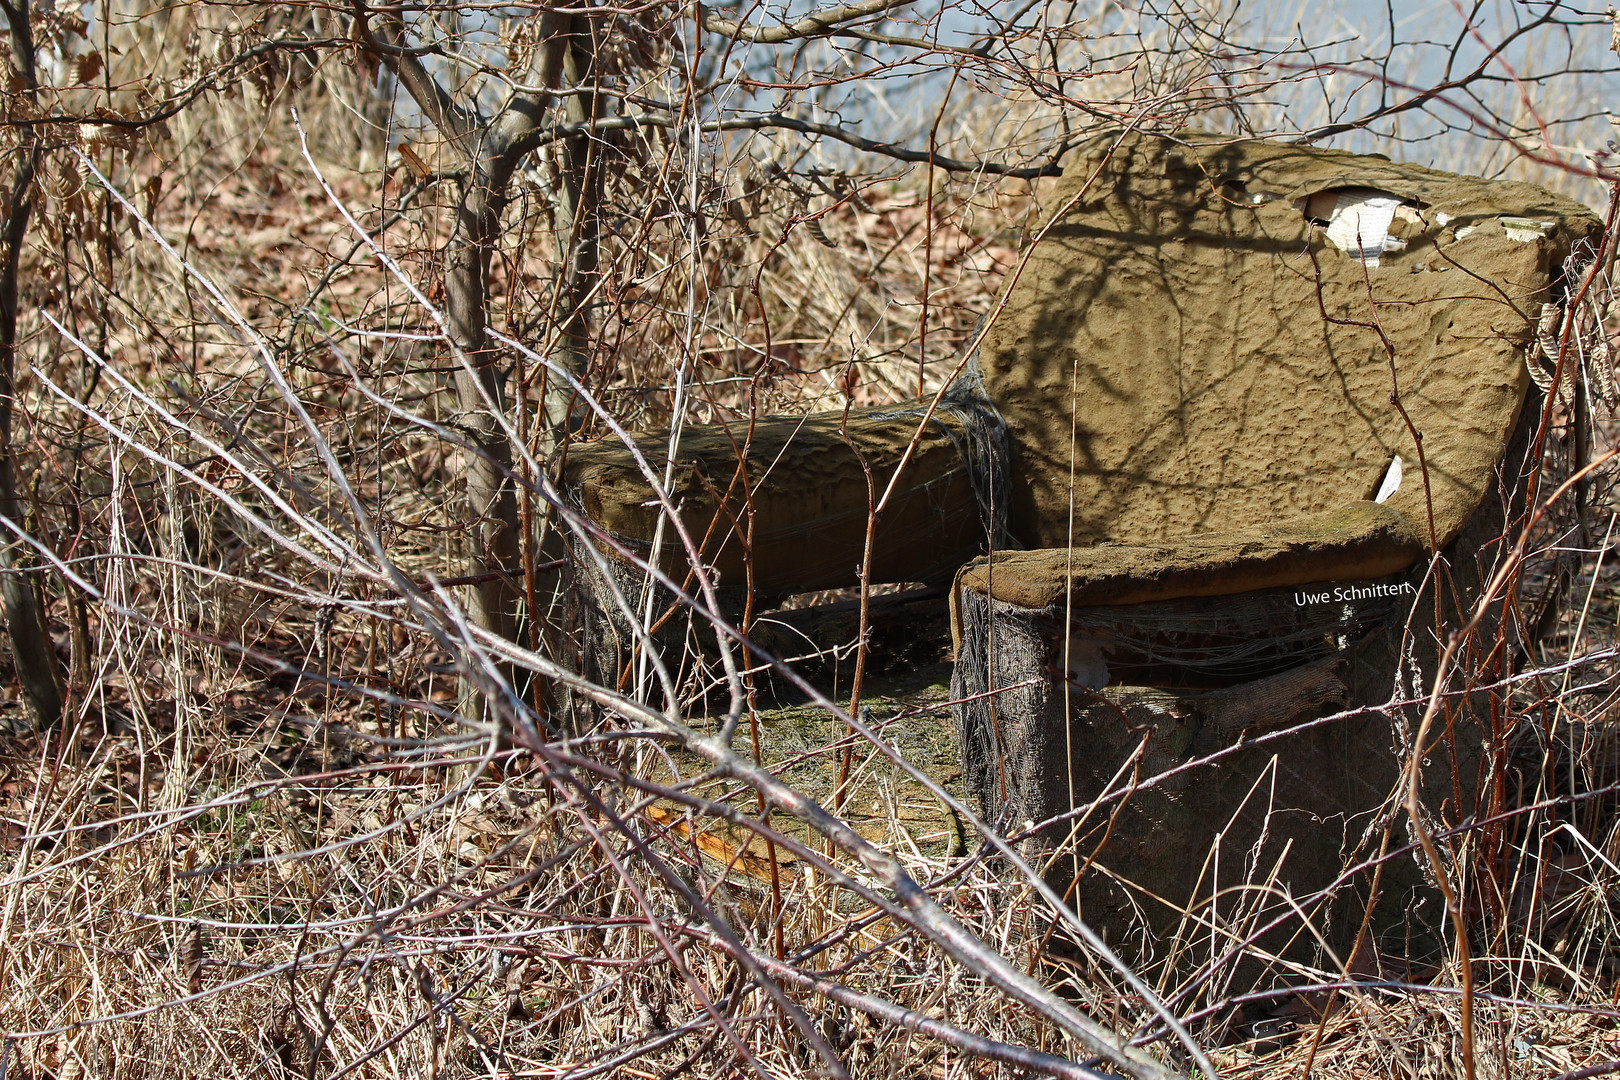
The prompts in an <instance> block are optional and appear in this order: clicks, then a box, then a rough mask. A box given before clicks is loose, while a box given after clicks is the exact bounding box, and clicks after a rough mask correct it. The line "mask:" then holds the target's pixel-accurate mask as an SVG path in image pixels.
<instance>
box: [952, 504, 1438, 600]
mask: <svg viewBox="0 0 1620 1080" xmlns="http://www.w3.org/2000/svg"><path fill="white" fill-rule="evenodd" d="M1423 551H1424V545H1423V543H1422V542H1421V541H1420V540H1419V539H1418V533H1417V530H1416V529H1415V528H1414V527H1413V526H1412V524H1411V522H1409V521H1408V520H1407V519H1406V518H1405V517H1404V516H1402V515H1401V514H1399V513H1397V512H1396V511H1394V510H1391V509H1389V508H1388V507H1386V506H1381V505H1379V504H1377V503H1372V502H1354V503H1350V504H1349V505H1348V506H1344V507H1341V508H1339V509H1337V510H1330V511H1327V512H1326V513H1323V514H1318V515H1315V516H1311V517H1305V518H1298V519H1296V520H1294V521H1289V522H1284V523H1282V524H1276V525H1262V526H1256V527H1253V528H1247V529H1233V530H1230V531H1227V532H1205V533H1196V534H1194V535H1192V536H1187V537H1178V538H1177V539H1175V540H1173V541H1166V542H1164V543H1161V544H1099V545H1097V546H1095V547H1089V548H1046V549H1043V550H1040V551H1002V552H997V553H996V554H994V555H992V556H990V557H988V558H981V559H978V560H976V561H974V562H972V563H969V564H968V565H967V566H965V567H963V568H962V571H961V573H960V574H959V575H958V576H957V588H958V590H960V589H963V588H968V589H973V590H974V591H976V592H979V593H982V594H984V595H987V596H989V597H990V598H992V599H994V600H1000V601H1002V602H1004V603H1010V604H1016V605H1017V606H1019V607H1023V608H1044V607H1050V606H1051V605H1053V604H1058V603H1062V602H1064V600H1065V599H1067V600H1068V602H1070V603H1072V604H1074V605H1076V606H1095V605H1100V604H1141V603H1147V602H1150V601H1154V600H1176V599H1182V598H1185V597H1196V596H1227V595H1230V594H1232V593H1240V592H1251V591H1253V590H1255V589H1274V588H1283V587H1287V586H1291V585H1308V584H1311V583H1313V582H1321V581H1350V580H1357V579H1363V578H1376V577H1384V576H1386V575H1389V574H1394V573H1399V572H1400V571H1402V570H1405V569H1406V568H1407V567H1409V566H1411V565H1412V563H1413V562H1415V561H1416V560H1417V559H1418V557H1419V556H1420V555H1422V554H1423Z"/></svg>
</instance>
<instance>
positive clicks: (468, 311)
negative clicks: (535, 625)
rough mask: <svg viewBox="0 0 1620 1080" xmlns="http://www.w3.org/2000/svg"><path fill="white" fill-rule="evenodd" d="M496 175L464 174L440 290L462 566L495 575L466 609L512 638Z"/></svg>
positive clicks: (512, 536)
mask: <svg viewBox="0 0 1620 1080" xmlns="http://www.w3.org/2000/svg"><path fill="white" fill-rule="evenodd" d="M503 180H504V178H503V177H499V176H493V177H492V176H489V175H488V174H487V173H486V174H483V175H477V174H475V176H474V177H473V178H471V179H469V181H468V184H467V190H466V191H465V192H464V194H463V196H462V199H461V205H460V207H459V210H458V215H457V223H456V235H455V236H454V237H453V238H452V240H451V242H450V247H449V250H448V251H447V253H446V258H445V271H444V286H445V287H444V293H445V305H446V315H447V317H448V320H449V324H450V326H449V329H450V337H451V340H452V341H453V342H454V343H455V345H456V347H457V348H458V349H460V350H461V351H462V352H463V353H464V354H465V355H466V357H467V360H468V362H469V364H470V365H471V367H472V370H471V371H469V370H467V368H465V367H458V368H457V371H456V400H457V402H458V404H459V405H460V408H461V418H460V419H461V429H462V431H463V433H464V434H465V436H466V438H467V442H468V450H467V451H466V453H464V454H463V475H464V477H465V480H466V485H467V489H466V494H467V509H468V522H467V524H468V537H469V540H470V542H471V547H472V551H471V552H470V555H471V568H470V571H469V573H470V574H471V575H475V576H476V575H495V576H493V577H490V578H489V579H488V580H486V581H484V582H483V583H481V584H479V585H478V586H476V587H475V591H474V595H473V605H472V611H471V612H470V613H469V614H471V615H472V617H473V619H474V621H475V622H476V624H477V625H479V626H481V627H483V628H485V629H487V630H489V631H490V632H492V633H495V634H499V635H501V636H502V637H504V638H507V639H514V634H515V630H516V626H517V604H518V590H517V588H516V586H515V584H514V582H513V578H512V576H511V575H512V574H513V573H514V572H515V568H516V566H517V563H518V558H519V540H520V526H519V522H518V513H517V498H516V493H515V491H514V488H513V484H512V479H511V476H512V446H511V443H510V442H509V441H508V439H507V437H506V433H505V431H504V430H502V428H501V425H500V423H499V421H498V419H497V415H496V414H497V412H499V413H502V414H504V413H505V410H506V387H505V380H504V378H503V375H502V371H501V369H500V366H499V362H498V361H499V354H498V353H497V352H496V351H495V350H493V349H491V348H490V345H489V339H488V335H487V332H486V331H487V320H488V310H489V291H488V290H489V261H490V255H491V251H492V245H493V242H494V232H495V227H496V224H497V222H498V220H499V217H500V203H501V189H500V188H497V187H496V186H495V184H496V182H497V181H503ZM501 187H502V188H504V183H502V184H501ZM492 404H493V407H494V408H493V410H492V408H491V405H492Z"/></svg>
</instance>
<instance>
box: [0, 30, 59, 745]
mask: <svg viewBox="0 0 1620 1080" xmlns="http://www.w3.org/2000/svg"><path fill="white" fill-rule="evenodd" d="M0 7H3V10H4V11H5V14H6V20H7V22H8V23H9V24H10V27H11V52H12V61H13V63H15V64H16V65H17V70H18V73H19V74H20V75H21V76H22V80H23V85H24V87H25V89H26V90H27V91H28V93H29V96H30V97H32V96H33V92H34V90H35V87H36V85H37V81H36V78H35V75H34V36H33V31H32V29H31V28H30V26H29V23H28V0H21V2H20V3H18V4H16V5H15V6H13V5H11V4H3V5H0ZM18 152H19V154H20V155H21V160H20V161H19V162H18V164H17V169H16V172H15V173H13V181H12V185H11V217H10V218H9V219H8V220H7V221H6V224H5V253H4V258H5V263H4V266H3V267H0V514H4V515H5V516H6V517H7V518H8V519H10V520H11V521H12V522H13V523H14V524H16V525H18V526H19V527H20V526H21V525H22V523H23V522H24V521H25V520H26V516H25V512H24V507H23V502H22V500H21V499H19V498H18V497H17V466H16V459H15V457H14V455H13V454H12V449H11V427H12V415H13V410H14V409H15V408H16V404H17V392H16V364H17V271H18V264H19V262H20V260H21V259H22V245H23V239H24V238H25V237H26V236H27V235H28V218H29V214H30V211H31V207H30V205H29V202H28V195H29V189H30V188H32V187H33V185H34V173H35V171H36V169H37V168H38V167H39V153H40V152H39V144H38V143H37V142H33V141H30V142H29V144H28V145H27V146H26V147H25V148H23V149H21V150H19V151H18ZM4 540H5V541H6V542H5V543H3V544H0V599H3V600H4V602H5V609H6V629H7V631H8V632H9V633H10V635H11V654H12V659H13V660H14V661H15V662H16V665H17V678H18V680H19V681H20V682H21V683H22V690H23V700H24V701H25V703H26V704H27V707H28V711H29V714H30V715H31V717H32V718H33V721H34V723H36V724H38V725H40V726H45V725H48V724H54V723H56V722H57V721H58V720H60V719H61V717H62V693H61V690H60V689H59V688H58V687H57V685H56V653H55V649H54V648H52V647H51V643H50V637H49V635H47V634H46V633H45V629H44V627H43V625H42V623H41V620H40V612H39V606H38V605H37V604H36V603H35V602H34V589H33V585H32V583H31V582H30V581H29V580H28V576H27V575H26V574H23V573H20V572H19V571H20V570H21V569H22V567H23V566H24V565H25V560H23V559H19V558H18V554H19V552H20V551H22V550H25V549H23V548H22V546H21V544H22V542H21V541H20V540H13V539H12V538H11V537H9V536H8V537H4Z"/></svg>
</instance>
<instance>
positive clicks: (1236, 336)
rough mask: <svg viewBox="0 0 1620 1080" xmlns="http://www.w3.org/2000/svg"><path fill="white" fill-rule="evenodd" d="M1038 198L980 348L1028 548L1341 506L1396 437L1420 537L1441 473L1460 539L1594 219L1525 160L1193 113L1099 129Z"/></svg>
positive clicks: (1451, 523) (1405, 497)
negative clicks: (1355, 139)
mask: <svg viewBox="0 0 1620 1080" xmlns="http://www.w3.org/2000/svg"><path fill="white" fill-rule="evenodd" d="M1045 201H1046V203H1047V205H1048V206H1049V207H1051V208H1052V210H1051V211H1049V214H1055V215H1056V217H1057V220H1056V221H1055V223H1053V224H1052V225H1051V227H1050V228H1049V229H1048V230H1047V232H1046V233H1045V236H1044V238H1042V239H1041V240H1040V241H1039V243H1038V244H1037V246H1036V247H1035V249H1034V251H1033V253H1032V255H1031V257H1030V258H1029V260H1028V263H1027V265H1025V266H1024V268H1023V270H1022V273H1021V274H1020V275H1019V276H1018V277H1017V278H1016V280H1014V281H1012V282H1010V284H1009V286H1004V288H1010V290H1011V291H1010V295H1008V296H1007V298H1006V304H1005V308H1004V310H1003V311H1002V312H1001V313H1000V315H999V317H998V318H997V319H996V321H995V322H994V323H993V324H992V326H991V328H990V330H989V331H988V333H987V335H986V337H985V340H984V342H983V343H982V345H981V347H980V351H979V356H978V361H979V364H980V366H981V368H982V369H983V372H984V377H985V383H986V386H987V388H988V390H989V393H990V396H991V397H992V398H993V399H994V401H995V404H996V405H997V407H998V408H999V409H1000V411H1001V413H1002V415H1003V417H1004V418H1005V419H1006V422H1007V427H1008V431H1009V433H1010V435H1011V437H1012V445H1013V460H1012V462H1011V468H1010V473H1011V477H1012V480H1011V493H1010V495H1011V497H1010V515H1011V518H1010V525H1011V530H1012V532H1013V534H1014V536H1016V537H1017V538H1018V539H1019V540H1020V541H1022V542H1023V543H1024V544H1026V545H1028V546H1031V547H1058V546H1067V545H1068V544H1069V543H1070V542H1071V541H1072V542H1073V543H1074V544H1077V545H1090V544H1094V543H1097V542H1099V541H1104V540H1108V541H1115V542H1123V543H1153V542H1158V541H1163V540H1165V539H1168V538H1172V537H1175V536H1178V535H1186V534H1189V533H1196V532H1201V531H1206V530H1224V529H1230V528H1234V527H1247V526H1252V525H1254V524H1256V523H1266V522H1270V521H1279V522H1280V521H1286V520H1289V519H1292V518H1296V517H1299V516H1302V515H1305V514H1311V513H1317V512H1321V511H1324V510H1330V509H1333V508H1335V507H1338V506H1342V505H1344V504H1346V503H1347V502H1350V501H1354V500H1360V499H1370V498H1372V497H1373V496H1374V495H1375V493H1376V492H1377V491H1378V489H1379V488H1380V486H1381V484H1382V483H1383V481H1384V479H1385V477H1386V475H1387V474H1388V472H1389V470H1390V467H1391V462H1392V460H1393V459H1394V458H1395V457H1396V456H1397V455H1398V456H1399V457H1401V459H1402V466H1403V472H1404V480H1403V482H1402V484H1401V486H1400V488H1399V489H1398V490H1397V491H1396V492H1395V493H1394V494H1393V495H1391V496H1390V497H1389V499H1388V503H1387V505H1388V506H1390V507H1391V508H1392V509H1397V510H1399V511H1400V512H1401V513H1403V514H1404V515H1406V516H1407V517H1408V518H1409V519H1410V520H1411V522H1412V523H1413V525H1414V526H1415V527H1416V531H1417V532H1418V533H1419V534H1420V535H1422V536H1424V537H1425V538H1427V537H1428V535H1429V506H1430V498H1432V506H1433V531H1434V534H1435V538H1436V540H1437V541H1438V543H1439V544H1441V545H1444V544H1445V543H1447V542H1448V541H1449V540H1450V539H1451V537H1452V536H1454V535H1455V534H1456V532H1457V530H1459V529H1460V528H1461V527H1462V525H1463V523H1464V522H1465V521H1466V520H1467V518H1468V517H1469V516H1470V515H1471V514H1472V513H1473V511H1474V509H1475V508H1476V507H1477V506H1478V505H1479V503H1480V499H1481V497H1482V493H1483V492H1484V490H1485V488H1486V485H1487V483H1488V481H1489V480H1490V477H1491V473H1492V470H1493V469H1494V468H1495V467H1496V465H1497V463H1498V461H1499V460H1500V459H1501V456H1502V454H1503V452H1504V450H1505V447H1506V444H1507V440H1508V437H1509V434H1510V432H1511V430H1512V428H1513V426H1514V423H1515V420H1516V418H1517V415H1518V411H1519V408H1520V405H1521V403H1522V402H1523V400H1524V396H1525V391H1526V387H1527V385H1528V377H1527V373H1526V367H1525V363H1526V351H1527V350H1528V349H1530V348H1531V347H1532V346H1533V344H1534V341H1535V337H1536V327H1537V322H1538V320H1539V319H1540V317H1541V315H1542V305H1543V304H1544V303H1547V302H1550V301H1554V300H1556V299H1558V295H1557V294H1558V293H1559V291H1560V287H1561V286H1560V275H1561V273H1562V271H1563V266H1564V261H1565V259H1566V257H1567V256H1568V255H1569V254H1570V252H1571V251H1572V250H1573V249H1575V247H1576V245H1577V242H1578V241H1580V240H1582V239H1583V238H1586V237H1589V236H1593V235H1595V233H1596V232H1597V231H1598V230H1600V229H1601V225H1600V223H1599V222H1598V220H1597V218H1596V217H1595V216H1594V215H1593V214H1592V213H1591V212H1590V211H1589V210H1588V209H1587V208H1585V207H1584V206H1581V205H1580V204H1578V203H1575V202H1574V201H1572V200H1569V199H1566V198H1563V197H1560V196H1556V195H1553V194H1551V193H1549V192H1547V191H1545V190H1543V189H1541V188H1538V187H1535V186H1532V185H1529V184H1522V183H1508V182H1489V181H1485V180H1480V179H1474V178H1468V177H1460V176H1453V175H1450V174H1446V173H1441V172H1436V171H1434V170H1430V169H1425V168H1420V167H1416V166H1410V165H1396V164H1392V163H1391V162H1389V161H1387V160H1385V159H1383V158H1377V157H1365V156H1355V155H1351V154H1347V153H1342V152H1338V151H1327V150H1317V149H1310V148H1305V147H1300V146H1292V145H1282V144H1276V143H1260V142H1237V141H1234V140H1232V139H1230V138H1226V137H1217V136H1209V135H1198V134H1192V133H1181V134H1178V135H1176V136H1173V137H1170V136H1157V135H1139V134H1138V135H1130V136H1120V135H1118V134H1113V135H1106V136H1103V137H1100V138H1097V139H1095V140H1092V141H1091V142H1090V143H1088V144H1087V145H1085V146H1084V147H1082V148H1081V149H1080V150H1078V151H1076V153H1075V154H1074V155H1073V156H1072V157H1071V158H1069V159H1068V160H1066V162H1065V166H1064V176H1063V178H1062V179H1061V180H1060V181H1058V182H1057V183H1056V184H1055V185H1054V187H1053V188H1052V190H1050V192H1048V193H1047V194H1046V195H1045ZM1386 342H1387V344H1386ZM1391 351H1392V352H1393V369H1394V374H1395V376H1397V377H1398V382H1399V389H1400V394H1401V401H1402V403H1403V404H1404V405H1405V408H1406V411H1407V413H1408V414H1409V415H1410V418H1411V422H1412V424H1413V425H1414V426H1415V428H1416V429H1417V430H1418V431H1420V432H1421V433H1422V436H1423V449H1424V456H1425V458H1426V463H1427V472H1428V481H1429V483H1428V495H1427V496H1426V493H1425V485H1424V483H1423V477H1422V474H1421V470H1420V468H1419V462H1418V458H1417V455H1416V453H1415V452H1414V440H1413V437H1412V435H1411V433H1410V431H1409V430H1408V427H1407V424H1406V422H1405V420H1403V418H1402V417H1401V414H1400V411H1399V410H1398V409H1397V408H1396V407H1395V405H1394V404H1392V403H1391V390H1392V388H1393V384H1392V378H1391Z"/></svg>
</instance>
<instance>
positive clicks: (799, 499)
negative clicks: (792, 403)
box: [563, 406, 988, 599]
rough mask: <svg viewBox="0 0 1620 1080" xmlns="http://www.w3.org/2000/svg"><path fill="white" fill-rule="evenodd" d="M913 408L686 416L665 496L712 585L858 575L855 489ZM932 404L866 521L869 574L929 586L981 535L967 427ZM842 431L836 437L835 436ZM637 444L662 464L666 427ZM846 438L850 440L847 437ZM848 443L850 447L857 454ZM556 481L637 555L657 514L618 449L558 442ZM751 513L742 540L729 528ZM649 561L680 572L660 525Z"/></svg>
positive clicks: (817, 583)
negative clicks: (561, 452)
mask: <svg viewBox="0 0 1620 1080" xmlns="http://www.w3.org/2000/svg"><path fill="white" fill-rule="evenodd" d="M924 411H925V410H924V408H923V407H920V406H910V407H907V406H900V407H895V406H890V407H887V408H880V409H853V410H851V411H850V412H849V415H848V418H847V421H846V418H845V416H844V414H843V413H842V412H826V413H816V414H812V415H810V416H803V417H772V418H769V419H764V420H760V421H758V422H757V423H756V424H755V425H754V428H753V432H752V441H751V442H747V451H746V453H744V452H743V447H744V444H745V441H747V440H748V439H749V428H748V425H747V424H746V423H743V422H738V423H735V424H731V425H727V426H722V425H702V426H692V427H688V428H687V429H685V431H684V432H683V433H682V437H681V441H680V446H679V449H678V451H677V453H676V460H675V464H676V468H675V482H674V485H673V489H672V490H671V492H670V496H671V500H672V501H673V502H674V503H675V505H676V506H677V507H678V508H679V511H680V515H681V519H682V521H683V523H684V524H685V526H686V529H687V530H688V532H689V534H690V535H691V537H692V538H693V540H694V542H696V543H698V544H700V545H701V546H702V551H703V559H704V561H705V563H707V564H708V565H709V566H711V567H713V568H714V570H715V571H716V572H717V574H718V577H719V580H720V583H721V584H722V585H723V586H727V587H733V588H735V587H740V586H744V585H746V584H747V582H748V563H749V562H751V563H752V571H753V585H754V589H755V591H756V593H757V595H758V596H760V597H762V598H766V599H769V598H772V597H780V596H788V595H793V594H796V593H805V592H812V591H816V590H820V589H833V588H842V587H847V586H853V585H856V584H859V580H860V579H859V570H860V564H861V560H862V557H863V555H864V548H865V542H866V528H867V521H868V509H869V505H870V502H869V498H870V496H871V494H872V493H871V490H870V489H869V487H868V478H867V472H866V468H863V459H864V462H865V466H866V467H869V468H870V469H871V482H872V484H873V485H875V491H876V497H878V498H881V497H882V494H883V490H884V488H885V486H886V485H887V484H888V482H889V479H890V477H891V475H892V474H893V472H894V469H895V467H896V465H898V464H899V462H900V460H901V457H902V455H903V454H904V452H905V449H906V446H907V445H908V444H909V443H910V442H911V440H912V439H913V437H916V436H917V429H918V425H919V423H920V422H921V420H922V417H923V414H924ZM961 427H962V422H961V420H960V418H959V417H958V415H957V414H955V413H953V412H951V411H949V410H945V409H941V410H939V411H937V412H936V413H935V414H934V417H933V418H932V419H931V420H930V421H929V423H928V425H927V426H926V427H925V428H924V429H923V432H922V435H921V437H920V438H918V443H917V447H916V451H915V453H914V454H913V455H912V458H911V460H910V462H909V463H908V464H907V466H906V470H905V472H904V473H903V474H902V475H901V480H900V483H899V486H898V487H897V489H896V491H895V493H894V495H893V496H892V497H891V499H890V501H889V504H888V506H887V507H886V508H885V511H884V513H883V515H882V517H881V518H880V519H879V521H878V525H877V530H876V532H875V534H874V547H873V553H872V567H871V574H870V580H871V582H872V583H873V584H878V583H883V582H913V581H920V582H924V583H927V584H942V583H944V582H947V581H949V580H950V579H951V575H952V574H954V573H955V572H956V570H957V568H958V567H960V566H961V565H962V563H964V562H966V561H967V560H969V559H971V558H973V557H974V556H975V555H977V554H979V553H981V552H982V551H984V549H985V547H986V541H987V538H988V533H987V526H986V523H985V521H984V517H983V515H982V514H981V506H980V500H979V496H978V494H977V493H976V492H975V487H974V476H973V472H972V463H971V461H970V460H969V457H970V453H969V450H968V443H969V442H970V441H971V440H970V439H969V436H968V433H966V432H964V431H962V430H961ZM846 433H847V436H848V438H847V440H846V438H845V435H846ZM638 444H639V445H640V446H641V448H642V449H643V452H644V453H645V454H646V455H647V457H648V459H649V460H650V461H651V463H652V465H653V467H654V469H660V470H661V469H662V462H663V460H664V449H665V447H666V446H667V445H668V435H667V433H657V432H654V433H650V434H648V435H647V436H645V437H644V438H643V439H641V440H639V442H638ZM852 444H853V446H852ZM857 451H858V453H857ZM563 488H564V492H565V496H566V497H567V498H568V499H570V501H572V502H573V503H574V504H575V505H576V506H577V507H578V508H579V509H580V510H582V511H583V512H584V513H585V515H586V516H587V517H589V518H590V519H591V521H592V522H594V523H595V524H596V525H597V526H599V527H600V528H602V529H603V530H605V531H606V532H607V533H608V534H609V535H611V536H612V537H614V538H615V539H616V540H618V541H620V542H621V543H623V544H624V545H625V546H627V547H628V548H629V549H630V550H631V551H632V552H634V553H635V554H636V555H637V556H640V557H642V558H646V557H648V556H649V555H650V554H651V549H652V539H653V535H654V531H655V530H656V528H657V525H658V519H659V516H660V514H661V513H662V511H661V508H660V507H659V505H658V504H657V503H656V502H655V501H653V495H652V489H651V487H650V486H649V485H648V483H647V480H646V477H645V476H644V475H643V473H642V471H641V469H640V468H639V467H638V466H637V464H636V462H635V460H634V458H633V457H632V455H631V454H630V452H629V451H628V450H627V449H626V448H625V447H624V446H623V445H619V444H615V443H611V442H609V441H607V440H604V441H602V442H598V443H593V444H587V445H585V446H582V447H576V448H574V449H573V450H571V451H570V453H569V455H568V460H567V462H566V465H565V467H564V470H563ZM750 504H751V507H752V511H753V519H752V525H753V545H752V549H751V550H748V549H747V545H745V544H744V543H743V539H742V538H743V536H744V534H745V530H746V529H747V527H748V520H749V519H748V511H749V508H750ZM660 554H661V565H662V566H663V567H664V569H665V570H666V571H673V572H676V573H677V576H680V571H681V569H682V568H684V567H685V566H686V563H687V558H686V555H685V552H684V549H683V548H682V546H681V544H680V542H679V539H678V537H677V536H676V535H675V532H674V530H673V529H670V528H669V527H668V525H667V524H666V526H665V528H664V534H663V542H662V544H661V552H660Z"/></svg>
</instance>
